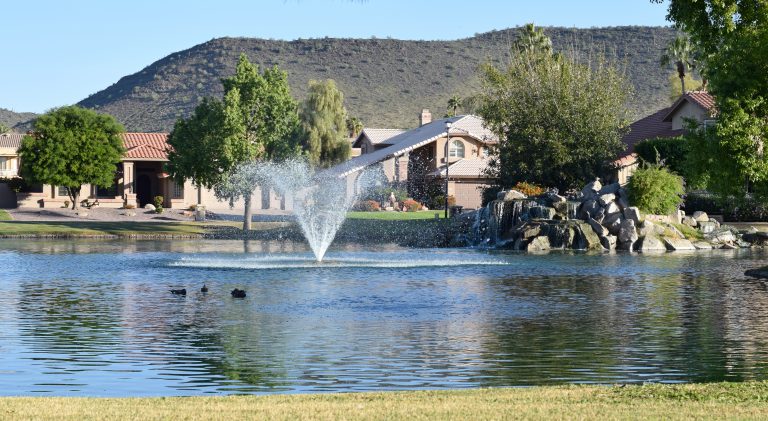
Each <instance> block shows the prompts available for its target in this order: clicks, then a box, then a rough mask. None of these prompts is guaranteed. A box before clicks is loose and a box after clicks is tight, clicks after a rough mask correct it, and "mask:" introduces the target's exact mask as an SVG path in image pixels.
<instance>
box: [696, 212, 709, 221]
mask: <svg viewBox="0 0 768 421" xmlns="http://www.w3.org/2000/svg"><path fill="white" fill-rule="evenodd" d="M693 219H695V220H696V221H697V222H707V221H709V215H707V213H706V212H702V211H696V212H694V213H693Z"/></svg>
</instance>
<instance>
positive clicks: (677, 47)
mask: <svg viewBox="0 0 768 421" xmlns="http://www.w3.org/2000/svg"><path fill="white" fill-rule="evenodd" d="M694 56H695V53H694V49H693V45H692V44H691V40H690V39H689V38H688V37H686V36H678V37H676V38H675V39H674V41H672V42H671V43H670V44H669V45H668V46H667V48H666V50H664V54H662V55H661V60H660V62H661V65H662V66H663V67H666V66H669V65H670V64H672V63H674V64H675V69H676V70H677V77H678V78H679V79H680V86H681V89H682V92H683V93H686V92H687V91H686V90H685V79H686V76H687V75H688V73H689V70H691V71H692V70H694V69H695V68H696V60H695V58H694Z"/></svg>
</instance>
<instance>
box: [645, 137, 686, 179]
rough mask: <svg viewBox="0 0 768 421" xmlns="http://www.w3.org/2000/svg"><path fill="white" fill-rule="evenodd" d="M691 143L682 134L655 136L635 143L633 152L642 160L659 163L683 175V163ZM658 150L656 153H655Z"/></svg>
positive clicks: (684, 163)
mask: <svg viewBox="0 0 768 421" xmlns="http://www.w3.org/2000/svg"><path fill="white" fill-rule="evenodd" d="M690 151H691V144H690V142H689V141H688V140H686V139H685V138H684V137H683V136H677V137H657V138H654V139H647V140H643V141H642V142H638V143H637V144H636V145H635V153H637V156H639V157H640V159H642V160H643V162H646V163H648V164H657V165H661V163H662V162H663V163H664V167H666V168H669V170H670V171H672V172H674V173H676V174H678V175H682V176H684V175H685V165H686V159H687V156H688V154H689V153H690ZM657 152H658V153H657Z"/></svg>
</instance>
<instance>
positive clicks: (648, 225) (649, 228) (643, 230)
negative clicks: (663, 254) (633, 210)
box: [637, 219, 656, 237]
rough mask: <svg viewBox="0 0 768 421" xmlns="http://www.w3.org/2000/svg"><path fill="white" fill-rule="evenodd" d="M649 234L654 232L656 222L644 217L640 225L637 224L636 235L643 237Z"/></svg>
mask: <svg viewBox="0 0 768 421" xmlns="http://www.w3.org/2000/svg"><path fill="white" fill-rule="evenodd" d="M651 234H656V224H654V223H653V222H651V221H650V220H648V219H646V220H645V221H643V222H642V223H641V224H640V225H638V229H637V235H639V236H640V237H645V236H647V235H651Z"/></svg>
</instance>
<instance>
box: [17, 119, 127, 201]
mask: <svg viewBox="0 0 768 421" xmlns="http://www.w3.org/2000/svg"><path fill="white" fill-rule="evenodd" d="M122 132H123V127H122V126H121V125H120V124H118V123H117V121H115V119H114V118H113V117H112V116H110V115H106V114H98V113H96V112H95V111H92V110H89V109H85V108H81V107H78V106H68V107H61V108H57V109H54V110H52V111H50V112H48V113H46V114H44V115H42V116H40V117H38V118H37V119H36V120H35V122H34V131H33V134H32V135H28V136H24V138H23V139H22V142H21V147H20V148H19V158H20V160H21V173H22V176H23V177H24V178H25V179H27V180H28V181H29V182H32V183H41V184H52V185H56V186H63V187H66V188H67V191H68V193H69V197H70V199H72V209H78V208H79V207H80V200H79V196H80V189H81V188H82V186H83V185H84V184H92V185H97V186H101V187H109V186H111V185H113V184H114V183H115V170H116V166H117V164H119V163H120V159H121V158H122V155H123V152H124V149H123V142H122V139H120V133H122Z"/></svg>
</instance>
